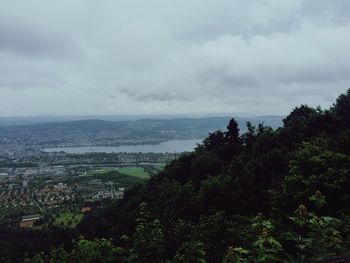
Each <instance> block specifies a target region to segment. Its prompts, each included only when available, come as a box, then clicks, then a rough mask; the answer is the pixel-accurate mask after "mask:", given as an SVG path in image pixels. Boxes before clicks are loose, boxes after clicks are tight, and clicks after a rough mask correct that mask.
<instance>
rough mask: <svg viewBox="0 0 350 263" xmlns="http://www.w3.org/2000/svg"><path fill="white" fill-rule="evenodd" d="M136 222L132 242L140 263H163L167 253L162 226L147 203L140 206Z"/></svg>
mask: <svg viewBox="0 0 350 263" xmlns="http://www.w3.org/2000/svg"><path fill="white" fill-rule="evenodd" d="M136 222H137V225H136V229H135V233H134V235H133V237H132V240H133V248H134V249H135V253H136V255H137V259H138V261H140V262H161V261H162V258H163V256H164V252H165V249H164V243H165V240H164V234H163V230H162V226H161V224H160V221H159V219H157V218H154V217H153V216H152V214H151V213H150V211H149V210H148V208H147V204H146V203H142V204H140V206H139V215H138V218H137V219H136Z"/></svg>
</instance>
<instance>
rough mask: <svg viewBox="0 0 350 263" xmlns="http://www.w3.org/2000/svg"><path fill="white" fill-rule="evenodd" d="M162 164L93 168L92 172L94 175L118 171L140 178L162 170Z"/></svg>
mask: <svg viewBox="0 0 350 263" xmlns="http://www.w3.org/2000/svg"><path fill="white" fill-rule="evenodd" d="M163 168H164V165H154V166H145V167H140V166H127V167H118V168H105V169H100V170H95V171H93V172H92V173H93V174H94V175H101V174H108V173H110V172H118V173H120V174H125V175H129V176H134V177H137V178H140V179H148V178H150V176H151V174H154V173H157V172H159V171H161V170H163Z"/></svg>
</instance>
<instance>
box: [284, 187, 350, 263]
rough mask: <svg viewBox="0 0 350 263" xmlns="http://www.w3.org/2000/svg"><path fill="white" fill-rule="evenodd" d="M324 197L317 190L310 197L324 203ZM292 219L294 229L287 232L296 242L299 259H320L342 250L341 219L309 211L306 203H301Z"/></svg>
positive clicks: (288, 236)
mask: <svg viewBox="0 0 350 263" xmlns="http://www.w3.org/2000/svg"><path fill="white" fill-rule="evenodd" d="M322 197H323V196H322V194H321V193H320V192H316V193H315V195H313V197H312V198H310V199H311V200H312V201H314V202H316V203H319V204H321V203H320V202H322V204H323V203H324V202H323V198H322ZM320 200H321V201H320ZM319 208H320V207H319ZM290 220H291V221H292V222H293V223H294V231H293V230H292V231H289V232H287V238H288V239H289V240H291V241H293V242H294V246H295V248H296V250H297V257H298V258H299V261H301V260H320V259H324V258H327V257H329V256H335V255H337V253H338V252H339V251H340V249H341V245H342V243H343V241H342V236H341V234H340V231H339V227H340V225H341V221H340V220H338V219H336V218H333V217H329V216H317V215H315V214H314V213H310V212H308V211H307V208H306V207H305V206H304V205H299V207H298V209H296V210H295V212H294V216H292V217H290Z"/></svg>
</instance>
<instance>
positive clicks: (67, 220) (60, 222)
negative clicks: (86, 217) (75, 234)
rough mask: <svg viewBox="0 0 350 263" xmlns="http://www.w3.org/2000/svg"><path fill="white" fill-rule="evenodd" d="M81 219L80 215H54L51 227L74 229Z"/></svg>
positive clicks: (68, 213)
mask: <svg viewBox="0 0 350 263" xmlns="http://www.w3.org/2000/svg"><path fill="white" fill-rule="evenodd" d="M82 218H83V214H82V213H71V212H64V213H59V214H58V215H54V218H53V225H56V226H68V227H72V228H74V227H75V226H76V225H77V224H78V223H79V222H80V220H81V219H82Z"/></svg>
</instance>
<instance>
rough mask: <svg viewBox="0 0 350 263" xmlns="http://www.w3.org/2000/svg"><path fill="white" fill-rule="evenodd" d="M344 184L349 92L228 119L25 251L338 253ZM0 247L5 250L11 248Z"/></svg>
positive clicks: (246, 257) (268, 258)
mask: <svg viewBox="0 0 350 263" xmlns="http://www.w3.org/2000/svg"><path fill="white" fill-rule="evenodd" d="M349 189H350V90H349V91H348V92H347V94H345V95H341V96H340V97H339V98H338V100H337V101H336V103H335V104H334V105H333V106H332V107H331V108H330V109H329V110H321V109H314V108H311V107H308V106H306V105H302V106H300V107H298V108H295V109H294V110H293V111H292V112H291V114H290V115H289V116H287V117H286V118H285V120H284V126H283V127H282V128H279V129H277V130H273V129H272V128H270V127H266V126H264V125H263V124H260V125H258V126H257V127H255V126H253V125H252V124H251V123H247V132H244V133H242V134H240V133H239V129H238V125H237V122H236V121H235V120H231V121H230V122H229V124H228V126H227V130H226V131H216V132H213V133H211V134H209V136H208V137H207V139H205V140H204V142H203V145H201V146H199V147H197V148H196V150H195V151H194V152H192V153H190V154H186V155H183V156H181V157H180V158H179V159H178V160H175V161H173V162H172V163H171V164H169V165H167V166H166V167H165V169H164V170H163V171H162V172H160V173H159V174H158V175H155V176H153V177H151V179H150V180H149V181H148V182H147V183H146V184H145V185H139V186H137V187H134V188H132V189H130V190H129V191H128V192H127V193H126V194H125V198H124V199H123V200H120V201H117V202H114V203H112V204H111V205H110V206H109V207H107V208H104V209H102V210H99V211H96V212H94V213H91V214H88V215H86V216H85V217H84V218H83V219H82V221H81V222H80V224H79V225H78V226H77V228H76V229H75V231H76V232H75V233H74V234H73V232H72V231H70V232H69V233H66V234H65V233H61V236H60V238H61V239H60V241H62V245H61V247H59V246H55V247H56V248H54V249H51V250H50V246H53V245H56V244H59V241H57V240H55V239H53V237H54V233H55V232H53V233H49V234H48V236H46V238H47V239H48V243H47V244H46V245H42V246H41V247H40V246H39V244H37V242H35V240H32V243H31V246H32V247H33V249H32V250H29V251H30V254H28V255H27V258H28V262H227V263H228V262H313V261H317V260H322V259H325V258H329V257H333V256H336V255H343V256H346V254H347V253H348V251H350V239H349V237H350V236H349V235H350V195H349ZM50 231H54V230H50ZM16 234H17V236H21V235H24V234H23V233H22V234H21V233H16ZM30 234H31V235H34V233H31V232H30ZM40 234H41V233H36V235H39V236H40ZM72 235H74V238H75V240H74V241H71V239H73V238H72ZM79 236H80V238H78V237H79ZM63 239H64V240H63ZM24 240H26V241H28V240H29V239H28V238H27V239H25V238H24ZM1 245H2V247H5V251H6V252H1V253H2V255H1V256H2V257H3V258H5V257H6V256H7V257H11V255H12V254H11V252H12V253H16V252H15V251H10V248H12V249H14V248H13V247H9V246H8V245H7V244H6V242H4V241H2V243H1ZM17 245H18V244H17ZM6 249H7V250H6ZM23 251H24V249H22V250H19V252H18V253H17V255H18V258H19V257H20V256H19V255H20V253H21V252H23ZM40 251H43V253H41V254H37V255H36V256H35V257H34V258H33V255H34V254H36V253H37V252H40ZM6 253H7V254H6ZM9 255H10V256H9ZM2 261H3V262H6V258H5V259H3V260H2Z"/></svg>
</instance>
